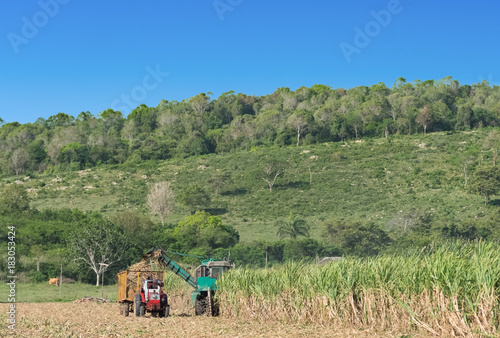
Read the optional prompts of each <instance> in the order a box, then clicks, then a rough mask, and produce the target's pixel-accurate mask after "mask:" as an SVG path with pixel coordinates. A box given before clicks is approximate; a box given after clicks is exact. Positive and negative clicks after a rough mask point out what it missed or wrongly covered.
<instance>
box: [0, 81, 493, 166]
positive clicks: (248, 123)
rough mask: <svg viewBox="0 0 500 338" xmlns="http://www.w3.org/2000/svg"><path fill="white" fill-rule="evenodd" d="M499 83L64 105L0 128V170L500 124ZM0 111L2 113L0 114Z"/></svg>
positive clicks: (416, 83) (423, 84)
mask: <svg viewBox="0 0 500 338" xmlns="http://www.w3.org/2000/svg"><path fill="white" fill-rule="evenodd" d="M499 112H500V88H499V87H496V86H495V87H491V86H489V85H488V83H487V82H486V81H483V82H482V83H478V84H474V85H460V84H459V83H458V82H457V81H456V80H452V79H451V77H447V78H444V79H443V80H440V81H433V80H427V81H424V82H422V81H414V82H410V83H408V82H406V81H405V79H403V78H399V79H398V80H397V81H396V82H395V83H394V85H393V87H392V88H388V87H387V86H386V85H385V84H383V83H378V84H374V85H372V86H370V87H366V86H360V87H355V88H352V89H349V90H345V89H342V88H338V89H332V88H330V87H329V86H325V85H314V86H312V87H311V88H306V87H301V88H299V89H297V90H295V91H291V90H290V89H289V88H279V89H277V90H276V91H275V92H274V93H272V94H270V95H265V96H260V97H256V96H249V95H245V94H241V93H240V94H235V93H234V92H232V91H230V92H227V93H224V94H222V95H221V96H220V97H218V98H217V99H212V98H211V93H207V94H205V93H201V94H199V95H197V96H195V97H192V98H189V99H186V100H183V101H181V102H176V101H166V100H162V101H161V102H160V103H159V104H158V106H157V107H147V106H146V105H141V106H139V107H137V108H136V109H135V110H133V111H132V112H131V113H130V114H129V115H128V116H126V117H125V116H123V115H122V114H121V112H119V111H113V110H111V109H108V110H106V111H102V112H100V113H99V114H97V115H96V116H94V115H92V114H91V113H90V112H82V113H80V114H79V115H78V116H76V117H73V116H71V115H68V114H65V113H58V114H55V115H53V116H51V117H49V118H48V119H46V120H45V119H43V118H39V119H38V120H37V121H36V122H35V123H32V124H24V125H20V124H19V123H15V122H13V123H6V124H4V125H3V126H2V127H1V128H0V170H1V172H0V173H1V174H2V175H9V174H16V175H21V174H25V173H28V174H29V173H42V172H44V171H45V170H47V169H48V170H49V171H50V172H57V171H59V170H64V169H66V168H70V169H85V168H91V167H94V166H96V165H99V164H103V163H107V164H117V163H125V162H126V163H139V162H141V161H145V160H165V159H169V158H183V157H187V156H191V155H202V154H209V153H216V154H220V153H227V152H231V151H236V150H240V149H244V150H248V149H252V148H253V147H259V146H271V145H277V146H285V145H290V144H305V145H307V144H315V143H321V142H332V141H341V140H345V139H355V138H356V139H359V138H364V137H382V136H385V137H387V136H389V135H395V134H414V133H422V132H424V131H425V132H432V131H456V130H469V129H471V128H482V127H488V126H498V125H499V123H500V115H499ZM0 117H1V116H0Z"/></svg>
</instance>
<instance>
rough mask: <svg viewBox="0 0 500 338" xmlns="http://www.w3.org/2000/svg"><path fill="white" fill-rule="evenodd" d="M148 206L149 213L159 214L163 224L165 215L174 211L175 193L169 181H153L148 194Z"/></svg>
mask: <svg viewBox="0 0 500 338" xmlns="http://www.w3.org/2000/svg"><path fill="white" fill-rule="evenodd" d="M147 199H148V207H149V210H150V211H151V213H153V214H156V215H158V216H160V218H161V224H162V225H165V216H167V215H168V214H170V213H171V212H172V211H174V208H175V194H174V192H173V190H172V188H171V186H170V183H169V182H160V183H155V184H154V185H153V186H152V187H151V190H150V191H149V194H148V197H147Z"/></svg>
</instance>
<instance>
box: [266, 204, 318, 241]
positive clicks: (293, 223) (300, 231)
mask: <svg viewBox="0 0 500 338" xmlns="http://www.w3.org/2000/svg"><path fill="white" fill-rule="evenodd" d="M275 225H276V226H277V227H278V231H277V232H276V235H278V237H279V238H280V239H282V238H285V237H289V238H290V239H297V237H298V236H304V237H309V229H310V227H309V225H308V224H307V223H306V221H304V220H303V219H298V218H297V217H295V216H294V215H293V212H292V210H290V216H289V217H288V219H287V220H278V221H276V223H275Z"/></svg>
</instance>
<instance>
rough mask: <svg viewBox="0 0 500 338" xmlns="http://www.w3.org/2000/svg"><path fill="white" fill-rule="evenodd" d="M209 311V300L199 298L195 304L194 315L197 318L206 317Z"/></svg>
mask: <svg viewBox="0 0 500 338" xmlns="http://www.w3.org/2000/svg"><path fill="white" fill-rule="evenodd" d="M206 311H207V300H206V298H204V297H203V298H197V299H196V301H195V303H194V314H195V315H197V316H201V315H204V314H205V312H206Z"/></svg>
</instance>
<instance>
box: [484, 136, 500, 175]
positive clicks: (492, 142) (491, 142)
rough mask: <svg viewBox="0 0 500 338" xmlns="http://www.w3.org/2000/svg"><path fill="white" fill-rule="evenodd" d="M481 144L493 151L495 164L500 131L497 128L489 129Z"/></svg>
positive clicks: (499, 145) (495, 163) (494, 163)
mask: <svg viewBox="0 0 500 338" xmlns="http://www.w3.org/2000/svg"><path fill="white" fill-rule="evenodd" d="M483 146H484V147H485V148H490V149H491V151H492V152H493V165H494V166H496V165H497V158H498V148H500V131H498V130H497V129H495V130H492V131H490V133H489V134H488V136H487V137H486V139H485V140H484V144H483Z"/></svg>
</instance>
